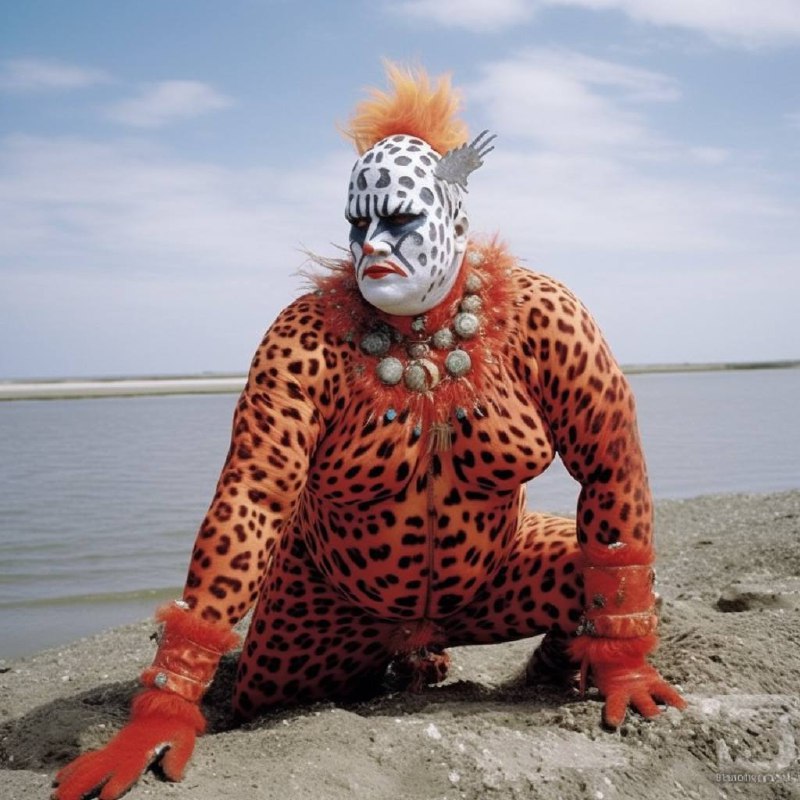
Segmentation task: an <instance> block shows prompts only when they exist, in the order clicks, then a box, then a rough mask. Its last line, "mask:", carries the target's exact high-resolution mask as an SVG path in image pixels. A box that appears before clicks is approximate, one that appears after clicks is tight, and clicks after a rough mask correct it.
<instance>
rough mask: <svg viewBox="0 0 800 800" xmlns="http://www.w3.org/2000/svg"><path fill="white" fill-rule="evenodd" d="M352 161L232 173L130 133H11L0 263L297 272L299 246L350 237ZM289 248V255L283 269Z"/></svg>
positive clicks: (3, 172) (1, 188)
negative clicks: (91, 136) (346, 216)
mask: <svg viewBox="0 0 800 800" xmlns="http://www.w3.org/2000/svg"><path fill="white" fill-rule="evenodd" d="M349 161H350V160H349V158H348V156H347V155H346V153H342V154H337V155H336V156H335V157H333V158H331V159H327V160H324V161H323V162H322V163H316V164H312V165H309V168H308V170H307V171H305V170H304V171H300V172H287V171H279V170H277V169H269V168H261V169H250V170H238V171H237V170H231V169H224V168H221V167H217V166H214V165H210V164H205V163H198V162H193V161H185V160H182V159H180V158H179V157H176V156H175V155H173V154H168V153H164V152H163V151H161V150H159V149H156V148H154V147H151V146H148V145H146V144H142V143H141V142H138V141H137V142H127V141H115V142H98V141H91V140H85V139H77V138H67V137H53V138H44V137H28V136H15V137H10V138H8V139H6V140H4V141H2V142H0V231H1V235H0V240H2V241H4V247H3V250H2V253H0V263H2V264H5V265H6V268H7V269H15V268H23V269H26V270H36V269H64V270H71V269H78V270H81V271H85V270H90V271H91V270H96V271H108V270H113V271H117V272H119V273H125V272H127V273H132V274H142V273H149V272H154V271H155V272H159V273H162V274H166V273H170V274H181V273H183V274H191V275H200V274H203V273H213V272H215V271H223V272H224V271H230V270H233V271H235V272H237V273H240V274H245V273H253V272H262V271H266V272H269V270H270V269H271V268H273V266H272V265H273V264H274V268H276V269H278V270H280V269H287V268H288V269H294V268H296V267H297V266H298V265H299V263H300V262H301V261H302V260H303V259H302V256H301V255H300V253H299V249H300V247H301V246H303V245H305V246H308V247H310V248H317V249H319V248H324V247H326V246H327V242H328V241H330V239H331V238H337V232H338V233H339V236H338V240H339V241H342V240H343V239H345V238H346V234H347V231H346V230H345V229H344V226H343V217H342V210H341V208H342V207H343V202H344V190H345V183H346V176H347V174H348V172H349V168H350V163H349ZM312 182H313V185H314V188H315V191H314V192H306V191H305V190H304V187H307V186H308V185H310V184H311V183H312ZM301 190H302V191H301ZM298 192H301V194H302V197H301V198H299V197H298ZM298 206H300V208H299V209H298ZM308 220H314V226H313V227H311V229H310V226H309V225H308V223H307V221H308ZM326 222H327V224H326ZM287 253H296V255H297V257H296V259H295V261H294V262H293V263H292V264H291V265H286V263H285V259H286V254H287ZM276 254H281V255H280V261H279V262H278V263H274V262H275V258H276Z"/></svg>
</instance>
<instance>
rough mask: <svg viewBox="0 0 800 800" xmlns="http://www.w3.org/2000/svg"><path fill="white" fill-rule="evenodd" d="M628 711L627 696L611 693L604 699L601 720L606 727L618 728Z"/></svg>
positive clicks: (622, 693) (625, 694) (624, 693)
mask: <svg viewBox="0 0 800 800" xmlns="http://www.w3.org/2000/svg"><path fill="white" fill-rule="evenodd" d="M627 710H628V695H627V693H626V692H611V693H609V695H608V696H607V697H606V704H605V706H604V707H603V720H604V721H605V723H606V725H610V726H611V727H612V728H618V727H619V726H620V725H622V720H624V719H625V712H626V711H627Z"/></svg>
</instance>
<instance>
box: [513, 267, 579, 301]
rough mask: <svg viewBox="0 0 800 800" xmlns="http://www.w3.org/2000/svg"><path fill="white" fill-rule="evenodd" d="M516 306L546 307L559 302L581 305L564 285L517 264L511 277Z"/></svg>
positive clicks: (549, 276)
mask: <svg viewBox="0 0 800 800" xmlns="http://www.w3.org/2000/svg"><path fill="white" fill-rule="evenodd" d="M509 279H510V282H511V284H512V286H513V293H514V298H515V300H516V305H533V306H538V305H545V306H548V305H550V303H553V302H556V301H558V300H564V301H568V302H569V303H580V301H579V300H578V298H577V296H576V295H575V293H574V292H573V291H572V290H571V289H570V288H569V287H568V286H567V285H566V284H564V283H562V282H561V281H559V280H557V279H556V278H553V277H552V276H551V275H547V274H545V273H543V272H538V271H536V270H533V269H530V268H528V267H525V266H523V265H521V264H519V263H518V264H516V265H515V266H514V267H513V268H512V270H511V275H510V278H509Z"/></svg>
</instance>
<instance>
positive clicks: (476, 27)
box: [386, 0, 538, 32]
mask: <svg viewBox="0 0 800 800" xmlns="http://www.w3.org/2000/svg"><path fill="white" fill-rule="evenodd" d="M537 5H538V4H537V3H532V2H530V1H529V0H493V2H491V3H488V2H486V0H401V1H400V2H397V0H393V2H391V3H388V4H387V5H386V8H387V10H389V11H391V12H393V13H395V14H397V15H400V16H406V17H410V18H412V19H414V20H415V21H421V22H422V23H430V22H434V23H437V24H439V25H443V26H445V27H448V28H463V29H466V30H472V31H477V32H482V31H497V30H502V29H505V28H509V27H511V26H512V25H517V24H519V23H521V22H526V21H527V20H528V19H530V18H531V17H532V16H533V14H534V13H535V11H536V6H537Z"/></svg>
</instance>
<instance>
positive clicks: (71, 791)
mask: <svg viewBox="0 0 800 800" xmlns="http://www.w3.org/2000/svg"><path fill="white" fill-rule="evenodd" d="M78 762H80V763H78ZM113 771H114V768H113V766H112V765H111V764H110V763H109V762H108V760H107V759H106V758H104V753H103V751H102V750H98V751H96V752H94V753H85V754H84V755H82V756H80V757H79V758H77V759H75V761H74V762H72V763H71V764H68V765H67V767H65V768H64V769H63V770H61V772H59V773H58V775H56V778H55V780H56V782H57V783H58V788H57V789H56V790H55V791H54V792H53V797H54V798H56V800H81V798H83V797H86V796H87V795H89V794H92V793H93V792H94V791H96V790H97V789H99V788H100V787H101V786H103V784H104V783H105V782H106V781H107V780H108V779H109V777H110V776H111V773H112V772H113ZM65 772H66V775H64V774H63V773H65Z"/></svg>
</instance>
